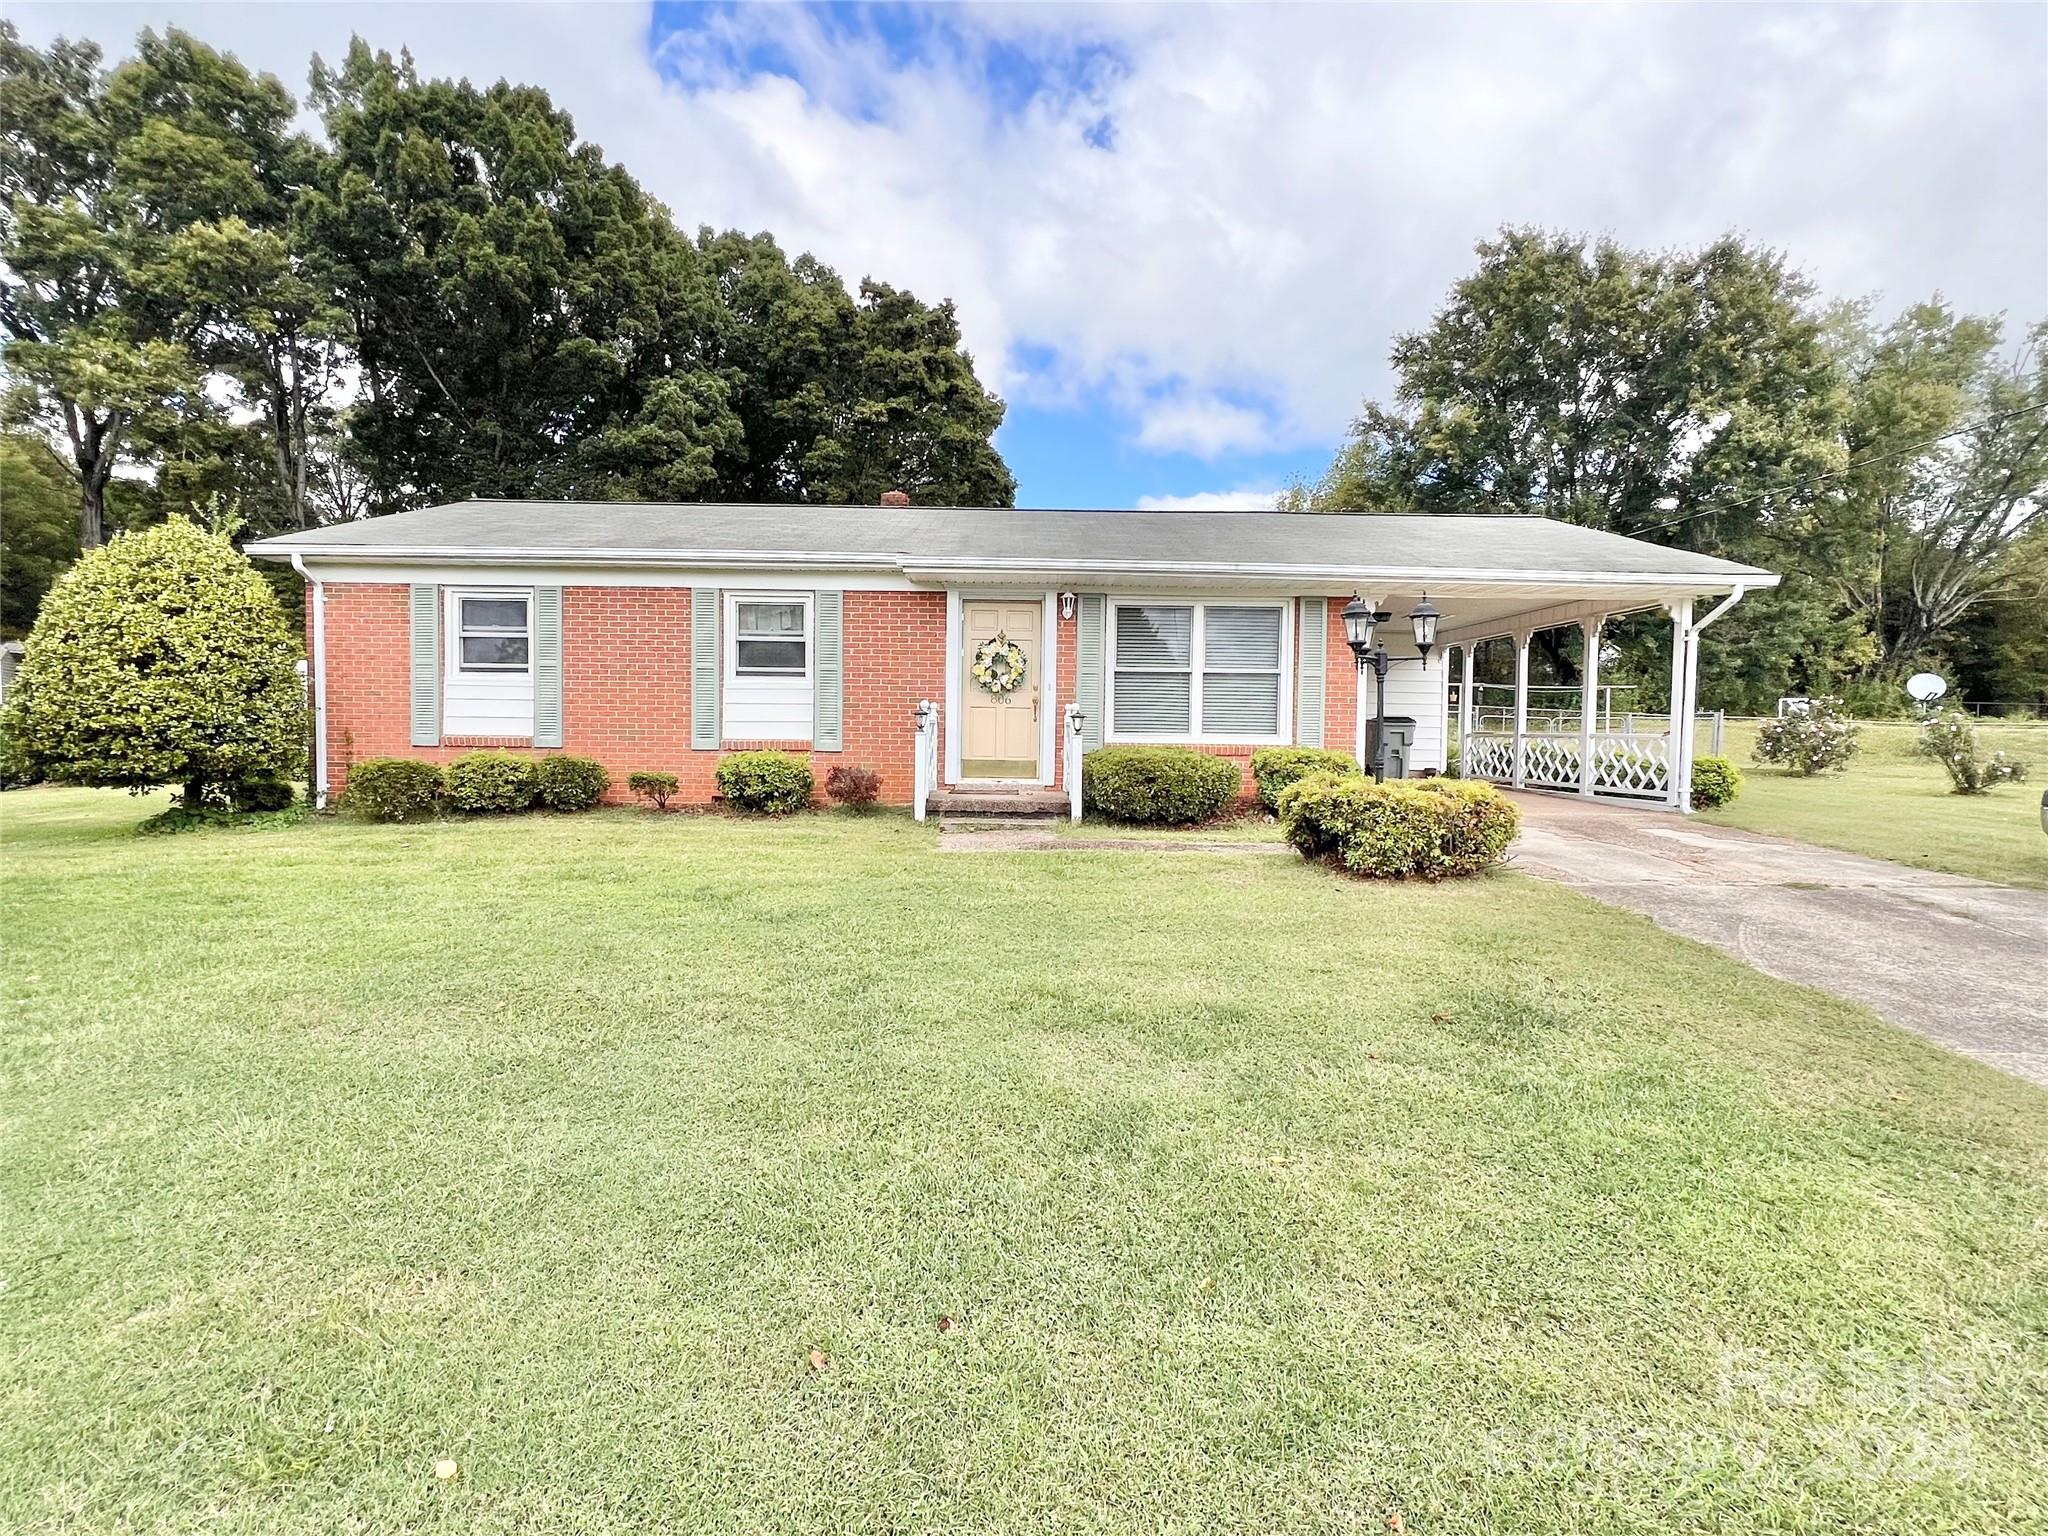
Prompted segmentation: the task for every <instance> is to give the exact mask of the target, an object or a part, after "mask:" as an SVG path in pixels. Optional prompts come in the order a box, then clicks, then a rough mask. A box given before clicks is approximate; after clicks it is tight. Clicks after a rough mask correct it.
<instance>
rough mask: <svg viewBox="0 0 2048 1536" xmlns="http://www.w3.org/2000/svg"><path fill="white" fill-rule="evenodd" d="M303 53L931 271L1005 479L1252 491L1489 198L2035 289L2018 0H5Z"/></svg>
mask: <svg viewBox="0 0 2048 1536" xmlns="http://www.w3.org/2000/svg"><path fill="white" fill-rule="evenodd" d="M9 15H10V17H11V18H12V19H14V20H15V21H16V22H17V24H19V25H20V26H21V28H22V29H23V31H24V33H25V34H26V35H27V36H28V37H29V38H31V39H32V40H35V41H46V40H47V39H48V38H50V37H51V36H53V35H55V34H57V33H58V32H64V33H67V34H69V35H73V36H78V35H85V36H91V37H94V38H96V39H98V40H99V41H100V42H101V43H102V44H103V46H105V48H106V49H107V51H108V53H109V54H110V56H113V57H117V58H118V57H120V56H121V55H122V54H124V53H125V52H127V51H128V49H129V48H130V47H131V46H132V41H133V38H134V36H135V33H136V31H137V30H138V29H139V28H141V27H142V26H145V25H154V26H162V25H164V24H166V23H169V22H175V23H177V24H179V25H182V26H186V27H188V28H190V29H191V30H192V31H194V32H196V33H197V34H199V35H200V36H202V37H204V38H206V39H207V40H208V41H210V42H213V43H215V44H216V45H218V46H222V47H227V48H230V49H232V50H234V51H235V52H237V53H238V54H240V55H241V57H242V58H244V59H245V60H246V61H247V62H248V63H250V64H251V65H253V66H255V67H257V68H261V69H267V70H271V71H274V72H275V73H277V74H278V75H279V76H280V77H281V78H282V79H283V80H284V81H285V82H286V83H287V84H288V85H290V86H291V87H292V88H293V89H295V90H300V91H302V90H303V87H304V82H305V77H306V63H307V60H308V58H309V56H310V55H311V54H313V53H314V52H316V51H317V52H320V53H322V54H323V55H325V56H326V57H328V58H330V59H331V58H333V57H335V56H337V55H338V54H339V53H340V52H341V51H342V50H343V49H344V48H345V47H346V46H347V42H348V38H349V36H350V34H351V33H360V34H361V35H363V36H364V37H366V38H368V39H369V40H370V41H371V42H372V43H374V44H376V45H377V46H380V47H388V48H394V49H395V48H398V47H408V48H410V49H411V50H412V52H413V55H414V57H415V59H416V60H417V62H418V64H419V67H420V68H421V70H422V71H424V72H427V73H430V74H440V75H466V76H468V77H470V78H472V79H482V80H491V79H497V78H501V77H502V78H508V79H513V80H520V81H526V82H531V83H533V84H537V85H541V86H544V87H546V88H547V89H548V90H549V91H550V93H551V94H552V95H553V96H554V98H555V100H556V101H557V102H558V103H559V104H560V105H562V106H563V107H565V108H566V109H567V110H569V111H570V112H571V113H572V114H573V115H574V116H575V119H576V124H577V127H578V130H579V131H580V132H581V133H582V134H583V135H584V136H585V137H586V138H589V139H591V140H594V141H595V142H597V143H599V144H601V145H602V146H603V147H604V150H605V152H606V153H607V154H608V155H609V156H610V157H611V158H613V159H615V160H618V161H620V162H622V163H623V164H625V165H626V166H627V167H628V168H629V169H630V170H631V171H632V172H633V173H634V175H635V176H637V177H638V178H639V179H640V180H641V182H642V183H643V184H645V185H646V186H647V187H648V188H649V189H650V190H651V191H653V192H654V193H655V194H656V195H657V196H659V197H660V198H662V200H663V201H664V202H666V203H667V204H668V206H669V207H670V208H671V209H672V210H673V211H674V213H675V215H676V217H677V219H678V220H679V222H681V223H683V224H684V225H686V226H693V225H696V224H700V223H703V224H711V225H713V226H717V227H738V228H742V229H747V230H763V229H765V230H770V231H773V232H774V233H775V234H776V236H777V237H778V238H779V239H780V240H781V242H782V244H783V245H784V247H785V248H786V249H788V250H790V251H792V252H795V251H804V250H808V251H811V252H813V253H814V254H815V255H817V256H818V257H819V258H820V259H822V260H824V261H826V262H827V263H829V264H830V265H832V266H833V267H835V268H836V269H837V270H838V271H839V272H840V274H841V275H842V276H843V277H845V278H846V279H847V280H848V281H849V282H850V283H851V282H857V281H858V280H859V279H860V278H861V277H862V276H864V275H873V276H876V277H879V278H883V279H885V280H887V281H890V282H892V283H896V284H899V285H901V286H904V287H907V288H910V289H911V290H913V291H914V292H916V293H917V294H918V295H919V296H920V297H922V298H925V299H927V300H937V299H941V298H951V299H952V300H953V301H954V302H955V304H956V305H957V307H958V311H959V315H960V321H961V326H962V329H963V332H964V334H965V336H966V339H967V344H968V346H969V348H970V350H971V351H972V352H973V353H974V356H975V360H976V366H977V368H978V370H979V372H980V374H981V376H982V378H983V380H984V381H985V382H987V383H988V384H989V385H990V386H991V387H992V388H994V389H996V390H997V391H998V392H999V393H1000V394H1002V396H1003V397H1004V399H1005V400H1006V401H1007V402H1008V405H1009V417H1008V420H1007V421H1006V423H1005V425H1004V427H1003V429H1002V433H1001V435H1000V437H999V439H998V442H999V444H1000V446H1001V447H1002V449H1003V452H1004V454H1005V456H1006V457H1007V458H1008V459H1009V461H1010V464H1011V466H1012V468H1013V469H1014V470H1015V471H1016V473H1017V476H1018V480H1019V482H1020V489H1019V499H1020V500H1021V501H1023V502H1024V503H1026V504H1037V505H1096V506H1137V505H1145V504H1172V503H1173V502H1174V501H1175V499H1177V498H1201V500H1200V501H1198V502H1196V503H1195V504H1210V505H1213V504H1219V503H1225V502H1239V503H1256V502H1258V501H1259V500H1261V499H1262V498H1265V497H1269V496H1270V495H1271V494H1272V493H1273V492H1274V490H1275V489H1277V488H1278V487H1279V486H1280V485H1281V484H1283V483H1284V482H1285V481H1286V480H1287V479H1288V478H1289V477H1291V476H1293V475H1297V474H1301V475H1313V474H1314V473H1315V472H1316V471H1317V470H1319V469H1320V468H1321V467H1322V466H1323V465H1324V464H1325V463H1326V462H1327V461H1328V458H1329V455H1330V454H1331V452H1332V451H1333V450H1334V449H1335V448H1336V446H1337V445H1338V443H1339V442H1340V441H1341V439H1342V437H1343V434H1344V431H1345V428H1346V425H1347V424H1348V422H1349V421H1350V420H1351V418H1352V417H1353V416H1354V415H1355V414H1356V413H1357V409H1358V406H1359V403H1360V402H1361V400H1362V399H1364V398H1366V397H1368V396H1370V397H1374V398H1382V399H1384V398H1385V397H1386V395H1387V392H1388V390H1389V389H1390V387H1391V378H1390V375H1389V370H1388V361H1387V359H1388V349H1389V345H1390V343H1391V341H1392V339H1393V337H1394V336H1395V335H1397V334H1398V333H1400V332H1402V331H1405V330H1412V329H1415V328H1419V327H1421V326H1424V325H1426V324H1427V323H1428V321H1429V318H1430V315H1431V313H1432V311H1433V310H1434V309H1435V307H1436V306H1437V304H1438V303H1440V302H1441V300H1442V298H1443V296H1444V294H1445V292H1446V290H1447V288H1448V286H1449V285H1450V283H1451V282H1453V281H1454V280H1455V279H1456V278H1457V277H1458V276H1460V275H1461V274H1462V273H1463V272H1465V271H1466V270H1468V269H1469V267H1470V265H1471V262H1472V245H1473V242H1474V241H1476V240H1479V239H1481V238H1483V237H1485V236H1486V235H1488V234H1489V233H1491V232H1492V231H1494V230H1496V229H1497V228H1499V227H1500V226H1501V225H1502V224H1506V223H1534V224H1541V225H1545V226H1549V227H1557V228H1567V229H1574V230H1587V231H1597V232H1604V233H1610V234H1613V235H1615V236H1616V237H1618V238H1620V239H1622V240H1624V241H1627V242H1629V243H1631V244H1636V245H1640V246H1644V247H1650V248H1663V247H1668V246H1674V245H1693V244H1698V243H1701V242H1704V241H1707V240H1711V239H1713V238H1715V237H1716V236H1718V235H1720V234H1722V233H1724V232H1726V231H1728V230H1735V231H1738V232H1740V233H1742V234H1745V235H1747V236H1749V237H1750V238H1753V239H1756V240H1759V241H1763V242H1766V243H1769V244H1772V245H1776V246H1778V247H1780V248H1782V249H1784V250H1785V251H1787V252H1788V253H1789V254H1790V255H1791V257H1792V258H1793V260H1794V261H1795V262H1796V263H1797V264H1798V265H1799V266H1801V267H1802V268H1804V269H1805V270H1806V271H1807V272H1808V273H1809V275H1811V276H1812V277H1813V279H1814V280H1815V281H1816V282H1817V283H1818V284H1819V285H1820V286H1821V287H1822V289H1823V290H1825V291H1826V292H1829V293H1832V294H1838V295H1843V296H1872V297H1873V298H1874V302H1875V304H1876V306H1877V308H1878V309H1879V311H1880V312H1883V311H1884V310H1886V309H1888V308H1896V307H1897V306H1900V305H1903V304H1905V303H1907V302H1909V301H1911V300H1914V299H1917V298H1921V297H1924V296H1926V295H1928V294H1931V293H1934V292H1937V291H1939V292H1941V293H1943V294H1945V295H1946V296H1947V297H1948V298H1949V299H1950V300H1952V301H1953V302H1954V303H1956V304H1957V305H1959V306H1961V307H1963V308H1966V309H1970V310H1974V311H1978V312H1989V313H2003V314H2004V315H2006V316H2007V318H2008V322H2009V326H2010V328H2011V329H2012V330H2014V331H2017V330H2018V329H2019V328H2020V327H2021V326H2023V325H2024V324H2026V323H2028V322H2030V321H2032V320H2035V319H2039V318H2042V317H2043V316H2048V70H2044V69H2043V68H2042V64H2043V60H2044V58H2048V7H2042V6H2039V5H1967V4H1965V5H1939V6H1937V5H1926V6H1906V5H1812V6H1786V5H1685V4H1674V5H1659V6H1601V5H1574V6H1541V5H1516V6H1484V5H1452V4H1443V5H1429V6H1422V5H1381V6H1370V5H1356V6H1334V5H1333V6H1290V5H1259V6H1250V5H1245V6H1194V5H1188V6H1149V5H1142V6H1141V5H1118V6H1106V7H1086V6H1039V5H1023V4H1003V5H957V6H946V7H929V6H908V5H887V6H847V5H831V6H804V5H752V6H735V5H705V6H679V5H666V4H664V5H658V6H653V7H651V8H650V7H649V6H647V5H645V4H632V3H622V0H621V3H590V4H583V5H572V4H566V3H547V0H538V3H526V4H516V5H514V4H492V3H472V4H461V5H455V4H434V3H427V4H409V5H405V6H385V5H374V4H361V3H326V0H304V3H299V4H293V5H244V6H223V5H205V4H200V3H195V0H158V3H143V4H134V3H111V4H96V5H90V6H86V5H77V4H71V5H50V4H44V3H39V0H25V3H16V4H13V5H10V7H9Z"/></svg>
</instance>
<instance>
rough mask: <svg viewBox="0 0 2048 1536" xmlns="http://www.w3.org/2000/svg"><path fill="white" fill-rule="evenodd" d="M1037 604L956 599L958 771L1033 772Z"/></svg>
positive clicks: (970, 775) (1027, 775) (1041, 609)
mask: <svg viewBox="0 0 2048 1536" xmlns="http://www.w3.org/2000/svg"><path fill="white" fill-rule="evenodd" d="M1044 619H1045V604H1044V603H1043V602H1042V601H1033V600H1031V599H1028V598H1016V599H1010V598H1005V599H1003V600H1001V601H996V600H993V599H986V598H970V599H968V600H967V601H965V602H963V603H962V604H961V605H960V629H961V632H962V634H963V635H964V637H965V640H966V654H965V655H964V656H963V657H962V658H961V663H960V776H961V777H962V778H963V779H1030V780H1033V781H1035V780H1037V778H1038V777H1039V772H1038V710H1039V705H1040V699H1041V694H1040V689H1041V686H1042V685H1043V684H1044V682H1045V679H1044V678H1043V677H1041V676H1040V675H1039V663H1040V661H1041V660H1042V659H1043V658H1042V657H1041V655H1040V647H1039V637H1040V635H1041V634H1042V633H1043V631H1044Z"/></svg>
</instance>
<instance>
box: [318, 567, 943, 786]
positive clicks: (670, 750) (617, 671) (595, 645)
mask: <svg viewBox="0 0 2048 1536" xmlns="http://www.w3.org/2000/svg"><path fill="white" fill-rule="evenodd" d="M845 623H846V697H845V749H844V750H843V751H840V752H813V751H812V750H811V747H810V744H809V743H808V742H760V741H745V742H741V741H728V742H726V743H725V744H724V745H723V746H722V747H721V748H720V750H719V751H718V752H694V751H692V750H691V749H690V592H689V589H688V588H687V587H568V588H565V589H564V590H563V593H562V750H563V751H565V752H571V753H575V754H576V755H578V756H581V757H594V758H596V759H597V760H598V761H599V762H601V763H603V764H604V765H605V767H606V769H607V770H609V771H610V773H611V776H612V790H611V794H610V796H609V797H608V798H610V799H612V800H615V801H624V800H629V799H630V798H631V795H630V794H629V792H628V791H627V789H626V775H627V774H629V773H631V772H633V771H635V770H636V769H659V770H664V771H667V772H670V773H673V774H675V775H676V776H677V778H678V779H679V780H680V781H681V782H680V784H679V786H678V788H679V797H680V798H681V799H683V800H684V801H698V802H702V801H707V800H709V799H710V798H711V795H712V789H713V779H712V775H713V774H714V772H715V771H716V770H717V767H718V759H719V757H720V756H721V755H722V753H724V752H728V751H739V750H743V749H747V748H753V747H771V746H772V747H782V748H786V749H788V750H791V751H797V752H801V753H803V754H804V755H806V756H808V757H810V758H811V760H812V767H813V769H814V771H815V772H816V773H817V776H818V783H819V786H820V788H822V787H823V785H824V782H825V775H826V774H827V773H828V772H830V771H831V769H832V767H833V765H834V764H837V763H851V764H857V765H859V766H862V767H867V768H873V769H874V770H875V771H876V772H878V773H879V774H880V775H881V776H882V798H883V800H884V801H886V802H888V803H890V804H894V805H907V804H909V803H910V796H911V776H912V769H911V747H910V739H911V709H912V707H913V706H914V705H915V704H916V703H917V701H918V700H919V699H920V698H931V699H942V698H943V696H944V690H945V682H946V655H945V653H946V598H945V594H944V593H942V592H848V593H847V594H846V609H845ZM327 690H328V702H327V759H328V775H329V784H330V787H331V788H332V789H334V790H337V791H338V790H339V789H340V788H341V787H342V785H343V783H344V782H345V781H346V779H347V777H348V765H349V763H350V762H351V761H356V762H360V761H361V760H362V759H364V758H366V757H383V756H393V757H418V758H424V759H427V760H429V761H433V762H446V761H448V760H449V759H450V758H453V757H457V756H459V755H461V754H462V753H463V752H466V751H469V750H471V749H472V748H474V747H478V746H502V747H510V748H514V749H517V748H523V747H527V746H529V745H530V742H528V741H526V740H518V741H500V740H492V741H482V740H472V739H469V738H456V737H443V738H442V742H441V745H440V746H438V747H415V746H413V745H412V743H411V735H412V703H411V618H410V609H409V605H408V593H407V589H406V588H405V587H403V586H397V585H391V586H386V585H373V584H369V583H359V582H346V583H343V582H337V583H330V584H329V586H328V588H327Z"/></svg>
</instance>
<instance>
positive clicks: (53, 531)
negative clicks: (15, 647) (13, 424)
mask: <svg viewBox="0 0 2048 1536" xmlns="http://www.w3.org/2000/svg"><path fill="white" fill-rule="evenodd" d="M77 558H78V483H77V481H76V480H75V479H73V477H72V475H71V473H70V471H69V470H68V469H67V468H66V466H65V464H64V461H63V460H62V459H60V458H58V457H57V455H56V454H55V453H54V452H52V451H51V449H50V445H49V444H48V443H45V442H44V441H43V440H42V439H41V438H40V437H38V436H36V435H34V434H33V433H27V432H0V640H19V639H20V638H21V637H22V636H24V635H26V634H27V633H28V631H29V626H30V625H31V624H33V623H35V618H36V610H37V609H39V608H40V607H41V606H42V603H43V594H44V593H46V592H48V591H49V590H50V586H51V584H52V583H53V582H55V581H56V579H57V578H58V577H59V576H61V575H62V574H63V573H64V570H65V568H66V567H67V566H69V565H70V564H71V562H72V561H74V560H76V559H77Z"/></svg>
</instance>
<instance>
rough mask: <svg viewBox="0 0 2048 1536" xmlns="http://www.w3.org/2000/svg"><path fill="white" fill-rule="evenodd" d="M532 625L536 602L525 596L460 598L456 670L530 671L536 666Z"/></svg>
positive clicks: (457, 623) (460, 596)
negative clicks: (533, 604)
mask: <svg viewBox="0 0 2048 1536" xmlns="http://www.w3.org/2000/svg"><path fill="white" fill-rule="evenodd" d="M532 624H533V610H532V602H531V599H529V598H528V597H527V596H526V594H525V593H516V594H514V593H497V592H491V593H478V594H476V595H471V594H469V593H466V592H464V593H458V594H456V598H455V665H456V669H457V670H458V671H462V672H525V671H527V670H528V669H529V668H531V666H532V665H533V629H532Z"/></svg>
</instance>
